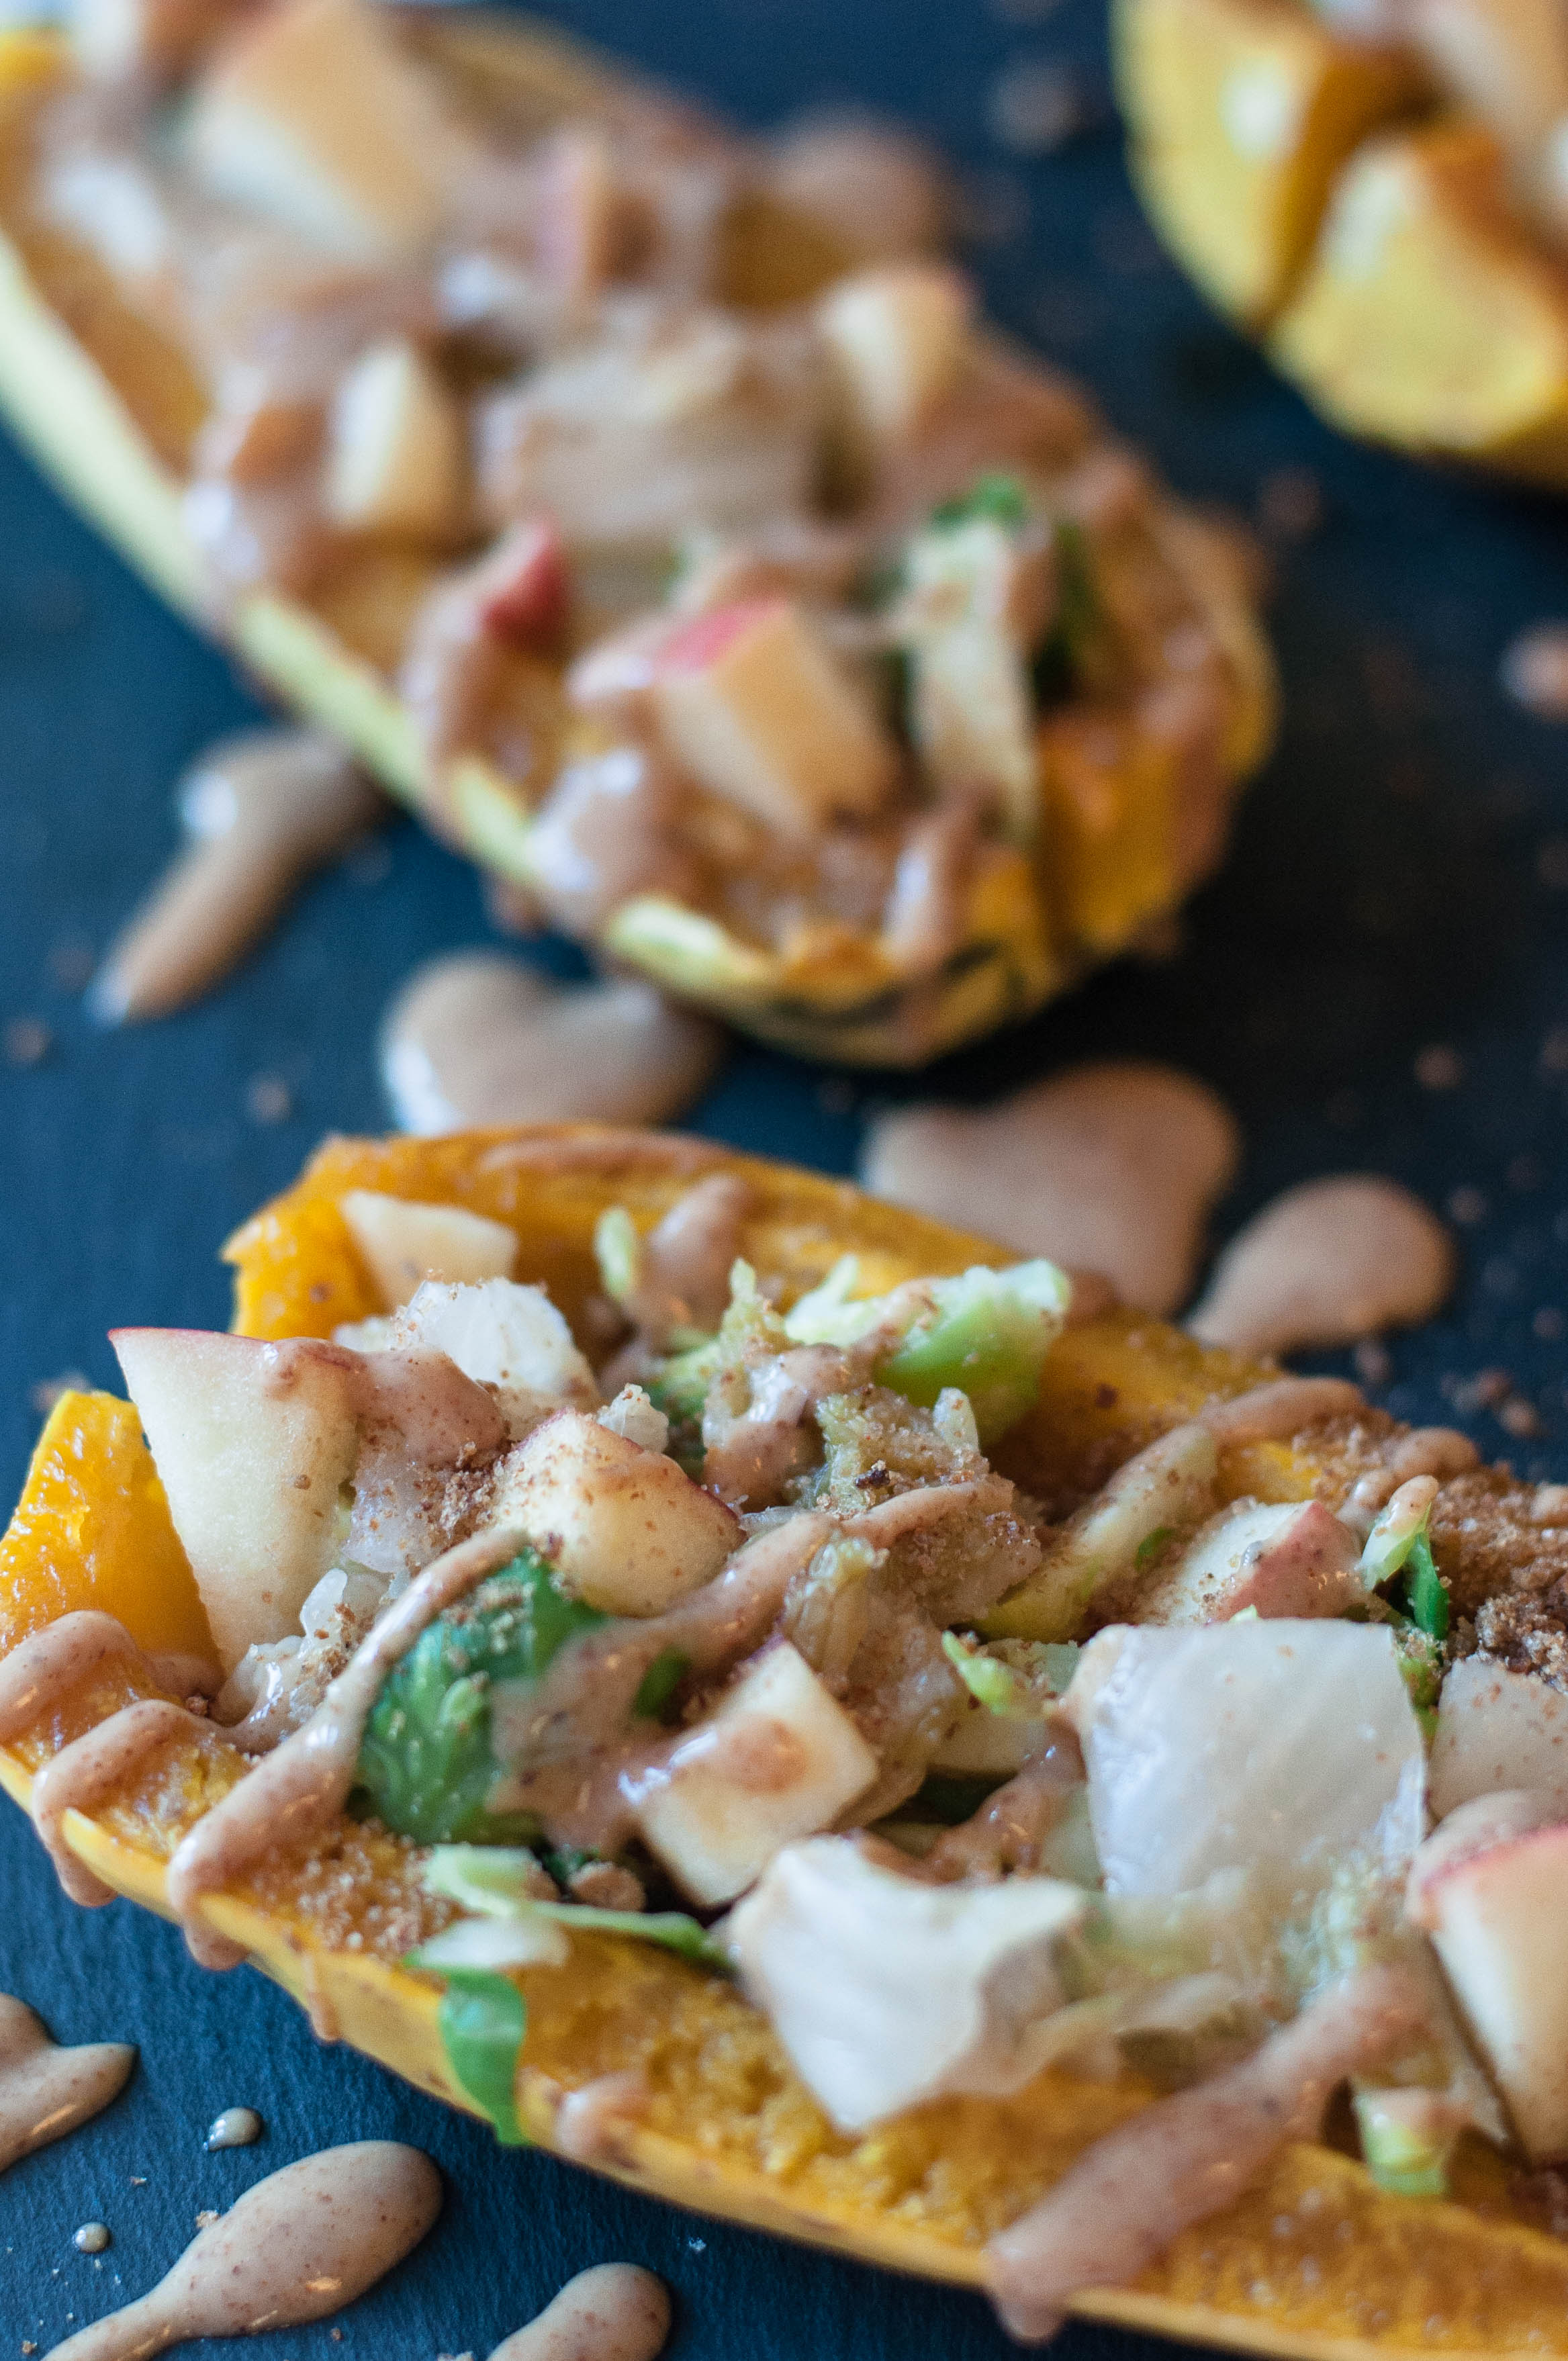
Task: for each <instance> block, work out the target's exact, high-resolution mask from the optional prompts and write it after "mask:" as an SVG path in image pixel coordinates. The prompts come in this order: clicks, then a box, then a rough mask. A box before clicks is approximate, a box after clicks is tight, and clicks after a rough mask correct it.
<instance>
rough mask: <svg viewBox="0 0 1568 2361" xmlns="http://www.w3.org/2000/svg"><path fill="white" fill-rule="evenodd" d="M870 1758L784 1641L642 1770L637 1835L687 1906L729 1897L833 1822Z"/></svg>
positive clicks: (857, 1788)
mask: <svg viewBox="0 0 1568 2361" xmlns="http://www.w3.org/2000/svg"><path fill="white" fill-rule="evenodd" d="M877 1770H878V1764H877V1758H876V1756H875V1754H874V1753H873V1752H872V1749H871V1748H870V1747H869V1746H868V1745H867V1743H866V1741H865V1740H864V1739H863V1738H862V1737H861V1733H860V1731H859V1730H858V1729H857V1728H856V1726H855V1724H854V1722H853V1721H852V1720H851V1719H850V1716H849V1715H848V1714H847V1713H846V1712H845V1711H844V1708H843V1707H842V1706H841V1705H839V1703H838V1702H837V1700H836V1699H835V1698H834V1697H830V1696H829V1695H828V1691H827V1689H826V1688H825V1687H824V1686H823V1685H822V1683H821V1682H820V1681H819V1680H818V1679H817V1675H816V1674H815V1673H814V1672H813V1671H812V1669H811V1667H810V1665H809V1664H807V1663H806V1659H805V1657H804V1656H803V1655H801V1654H800V1653H798V1651H797V1650H796V1649H795V1648H792V1647H791V1646H790V1644H789V1642H788V1641H787V1640H781V1641H779V1642H776V1643H775V1645H773V1647H771V1648H769V1649H767V1650H766V1651H764V1653H762V1655H761V1656H758V1657H756V1658H755V1659H754V1660H753V1661H752V1663H751V1664H750V1665H749V1666H748V1667H746V1668H745V1669H743V1670H742V1672H741V1674H740V1678H739V1679H738V1680H737V1681H736V1682H735V1684H734V1686H732V1687H731V1688H730V1689H729V1690H728V1691H727V1692H726V1694H725V1697H724V1698H723V1701H722V1702H721V1703H720V1705H719V1706H718V1709H717V1710H716V1711H715V1712H714V1713H712V1714H711V1715H710V1716H709V1717H708V1719H707V1720H706V1721H704V1722H700V1723H698V1724H697V1726H696V1728H695V1729H694V1730H693V1731H692V1734H691V1736H690V1737H689V1738H687V1739H685V1740H683V1741H682V1743H681V1744H680V1745H679V1746H678V1747H677V1748H676V1749H675V1751H674V1753H673V1754H672V1755H671V1756H670V1758H669V1760H668V1762H666V1763H664V1764H663V1765H662V1766H661V1768H660V1769H659V1770H658V1771H656V1772H652V1773H649V1774H648V1776H647V1778H646V1780H645V1781H644V1783H643V1789H642V1794H641V1798H640V1801H639V1804H638V1810H637V1822H638V1826H639V1828H641V1831H642V1835H643V1839H644V1840H645V1841H646V1843H647V1844H648V1845H649V1846H650V1847H651V1849H652V1850H653V1851H654V1852H655V1853H657V1854H658V1856H659V1859H660V1860H661V1861H663V1864H664V1866H665V1868H666V1869H667V1870H668V1871H669V1872H670V1874H671V1876H672V1877H673V1878H674V1880H675V1882H676V1883H677V1884H678V1885H680V1886H681V1887H682V1888H683V1889H684V1890H685V1893H687V1894H689V1895H690V1896H691V1898H692V1900H693V1901H694V1902H699V1903H702V1904H703V1905H707V1906H708V1907H712V1906H714V1905H717V1904H718V1903H720V1902H732V1901H733V1900H734V1899H735V1896H736V1895H737V1894H743V1893H744V1892H745V1891H746V1888H747V1887H748V1886H749V1885H751V1884H752V1883H754V1882H755V1881H756V1879H757V1878H758V1877H759V1876H760V1875H761V1874H762V1871H763V1870H764V1869H765V1868H766V1867H767V1865H768V1863H769V1861H772V1859H773V1855H774V1854H775V1853H776V1852H778V1851H779V1850H780V1849H781V1848H782V1847H783V1846H784V1845H786V1844H790V1843H792V1842H793V1841H794V1840H795V1838H796V1837H805V1836H814V1835H815V1834H816V1833H817V1830H818V1829H820V1828H829V1827H831V1825H832V1823H833V1822H834V1820H836V1819H837V1818H838V1817H839V1813H840V1812H842V1811H843V1810H845V1809H846V1808H847V1806H849V1805H850V1804H852V1803H853V1801H854V1799H855V1797H856V1796H857V1795H862V1794H863V1793H864V1791H865V1790H866V1788H868V1787H869V1786H870V1785H871V1784H872V1780H873V1779H874V1778H875V1777H876V1775H877Z"/></svg>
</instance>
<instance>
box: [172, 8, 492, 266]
mask: <svg viewBox="0 0 1568 2361" xmlns="http://www.w3.org/2000/svg"><path fill="white" fill-rule="evenodd" d="M185 146H186V154H187V156H188V158H189V159H190V161H191V163H192V167H193V169H194V171H195V174H196V177H197V178H198V180H200V181H202V182H203V183H204V185H205V186H206V187H207V188H209V189H211V190H212V191H213V192H214V195H217V196H220V197H226V198H227V199H228V200H229V201H230V203H234V204H237V205H241V206H244V207H247V208H248V209H250V210H252V211H254V212H257V213H259V214H266V215H267V216H269V218H270V219H272V220H274V221H276V222H279V223H280V224H281V225H282V226H283V227H284V228H285V229H290V230H292V231H293V232H294V233H295V234H296V236H300V237H302V238H304V239H305V240H306V241H307V242H308V243H309V244H311V245H313V246H315V247H319V248H320V249H321V250H322V251H323V252H324V253H327V254H331V255H334V256H337V257H339V258H342V259H343V260H345V261H349V262H358V263H384V262H388V261H390V260H392V259H393V258H396V257H399V256H402V255H406V254H408V253H410V252H411V251H413V250H416V249H417V248H418V247H422V246H424V245H426V244H427V243H428V242H429V241H430V240H431V239H432V238H433V236H434V235H435V233H436V231H437V230H438V228H439V227H440V225H441V223H442V220H443V217H444V214H445V211H446V192H447V189H448V188H449V187H450V186H451V184H452V182H453V181H454V180H455V177H456V163H457V159H458V157H459V156H460V154H461V152H462V148H461V142H460V140H459V138H458V135H457V133H456V131H455V127H454V126H453V124H452V123H451V122H450V121H449V119H448V118H447V117H446V115H444V113H443V111H442V108H441V104H440V102H439V100H438V99H437V97H436V95H435V91H434V86H433V82H430V81H428V80H427V79H426V78H425V77H424V76H423V75H422V73H421V72H420V71H419V69H418V67H417V66H415V65H414V64H413V63H412V61H411V60H410V59H409V58H407V57H406V56H405V55H404V54H403V52H402V51H401V50H400V48H399V46H398V42H397V37H396V36H395V34H394V33H393V32H392V31H391V30H390V29H389V21H388V18H387V16H386V14H385V12H384V11H382V10H380V9H378V8H375V7H372V6H367V5H365V0H282V5H280V6H276V7H270V8H265V9H261V10H259V11H257V12H255V13H254V14H251V15H249V16H247V18H246V20H245V22H244V24H243V26H242V27H241V29H240V30H239V31H238V32H237V33H236V36H235V37H234V38H233V39H232V40H230V41H228V42H227V43H225V46H224V48H223V49H221V50H220V51H219V53H218V55H217V56H216V58H215V59H214V62H213V64H212V66H211V68H210V69H209V71H208V72H207V73H206V74H205V75H204V76H203V79H202V80H201V81H200V82H198V83H197V85H196V88H195V90H194V92H193V93H192V99H191V105H190V113H189V115H188V117H187V121H186V127H185Z"/></svg>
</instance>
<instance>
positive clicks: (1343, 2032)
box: [986, 1962, 1427, 2342]
mask: <svg viewBox="0 0 1568 2361" xmlns="http://www.w3.org/2000/svg"><path fill="white" fill-rule="evenodd" d="M1426 2020H1427V2009H1426V2004H1425V2002H1424V2000H1423V1998H1422V1995H1421V1993H1420V1988H1419V1985H1418V1984H1417V1982H1415V1980H1414V1979H1413V1978H1412V1977H1411V1976H1410V1975H1409V1971H1407V1970H1404V1969H1402V1968H1398V1967H1396V1966H1392V1965H1390V1964H1388V1963H1386V1962H1380V1963H1377V1964H1376V1965H1373V1966H1370V1967H1365V1968H1362V1969H1359V1970H1358V1971H1356V1972H1355V1974H1354V1975H1353V1976H1352V1977H1350V1979H1349V1980H1348V1981H1347V1982H1344V1983H1343V1984H1340V1985H1337V1986H1335V1987H1334V1988H1332V1990H1330V1991H1329V1992H1327V1993H1324V1994H1322V1996H1321V1998H1319V1999H1318V2000H1315V2001H1313V2002H1312V2003H1310V2004H1309V2006H1308V2007H1306V2008H1305V2009H1304V2010H1303V2011H1302V2012H1301V2015H1299V2016H1298V2017H1296V2018H1294V2019H1293V2020H1292V2021H1291V2022H1290V2023H1289V2024H1288V2025H1286V2026H1282V2027H1281V2028H1280V2030H1279V2031H1278V2032H1277V2033H1275V2034H1272V2035H1271V2036H1270V2037H1269V2038H1268V2039H1267V2040H1266V2042H1265V2043H1264V2044H1263V2047H1262V2048H1260V2049H1258V2050H1257V2051H1256V2052H1255V2054H1254V2055H1253V2056H1252V2057H1251V2058H1249V2059H1245V2061H1244V2062H1243V2063H1242V2064H1241V2065H1239V2066H1233V2067H1232V2068H1231V2069H1230V2070H1228V2071H1227V2072H1225V2073H1223V2074H1217V2075H1215V2076H1214V2077H1213V2079H1212V2081H1208V2082H1204V2083H1201V2084H1200V2085H1199V2086H1198V2087H1197V2088H1196V2089H1194V2090H1190V2091H1183V2092H1180V2093H1179V2095H1178V2096H1177V2097H1175V2098H1171V2099H1165V2100H1162V2101H1157V2103H1155V2104H1154V2105H1153V2106H1150V2107H1147V2108H1146V2109H1145V2110H1144V2112H1143V2113H1142V2114H1138V2115H1135V2116H1134V2118H1133V2119H1132V2121H1131V2122H1130V2123H1128V2124H1125V2125H1123V2127H1122V2129H1121V2130H1120V2131H1115V2132H1111V2133H1109V2134H1108V2135H1107V2136H1106V2137H1104V2138H1103V2139H1101V2140H1097V2141H1096V2142H1095V2144H1094V2146H1093V2147H1091V2148H1090V2149H1089V2150H1088V2152H1087V2154H1085V2155H1084V2156H1082V2157H1080V2159H1079V2161H1078V2162H1077V2163H1076V2164H1074V2165H1073V2166H1071V2167H1070V2168H1069V2170H1068V2171H1067V2173H1066V2174H1064V2176H1063V2178H1062V2179H1061V2180H1059V2181H1058V2184H1057V2186H1056V2187H1055V2188H1054V2189H1053V2190H1052V2191H1050V2192H1049V2194H1048V2195H1047V2196H1046V2197H1044V2198H1042V2199H1041V2201H1040V2202H1039V2203H1038V2204H1037V2205H1034V2206H1031V2208H1030V2209H1029V2211H1028V2212H1027V2213H1025V2214H1023V2215H1022V2216H1021V2217H1020V2218H1019V2220H1017V2221H1016V2222H1014V2223H1012V2224H1010V2225H1009V2226H1008V2227H1007V2228H1006V2229H1005V2230H1001V2231H998V2232H997V2233H996V2235H994V2236H993V2237H992V2240H991V2242H990V2244H989V2245H988V2246H987V2248H986V2276H987V2280H988V2283H989V2285H990V2289H991V2293H992V2299H993V2301H995V2304H996V2307H997V2310H998V2311H999V2312H1000V2313H1001V2315H1002V2320H1003V2325H1004V2326H1005V2327H1006V2328H1007V2329H1008V2330H1009V2331H1010V2332H1011V2333H1012V2334H1013V2335H1014V2336H1016V2337H1019V2338H1021V2339H1023V2340H1024V2341H1025V2342H1036V2341H1041V2340H1043V2339H1045V2338H1046V2337H1047V2336H1050V2335H1052V2334H1054V2333H1055V2332H1056V2330H1057V2329H1058V2328H1059V2327H1060V2325H1061V2321H1062V2314H1063V2312H1064V2311H1065V2309H1066V2307H1067V2304H1068V2301H1069V2299H1070V2298H1071V2297H1072V2296H1073V2295H1075V2294H1077V2293H1079V2292H1080V2290H1083V2289H1086V2288H1096V2287H1126V2286H1129V2285H1130V2284H1131V2283H1132V2281H1133V2280H1135V2279H1136V2278H1137V2277H1138V2275H1139V2273H1140V2272H1141V2271H1142V2270H1144V2269H1145V2268H1146V2266H1147V2265H1148V2264H1149V2263H1151V2262H1153V2261H1154V2259H1155V2257H1157V2255H1159V2254H1161V2253H1163V2252H1164V2250H1165V2248H1166V2247H1167V2246H1169V2245H1170V2244H1171V2242H1172V2240H1173V2239H1175V2238H1176V2237H1178V2236H1179V2235H1180V2233H1181V2232H1182V2231H1183V2230H1185V2229H1187V2228H1189V2227H1190V2225H1191V2224H1193V2223H1195V2222H1202V2221H1205V2220H1207V2219H1208V2217H1209V2216H1210V2215H1211V2214H1212V2213H1222V2212H1223V2210H1224V2208H1225V2207H1226V2206H1228V2205H1231V2204H1233V2203H1234V2201H1235V2200H1236V2198H1237V2197H1238V2196H1239V2195H1240V2194H1241V2192H1242V2191H1244V2190H1245V2189H1246V2188H1247V2187H1248V2186H1249V2185H1250V2184H1251V2183H1252V2182H1254V2181H1255V2180H1257V2179H1258V2178H1259V2177H1260V2175H1261V2174H1262V2173H1263V2172H1264V2171H1265V2170H1266V2168H1267V2166H1268V2164H1269V2162H1270V2160H1271V2158H1273V2157H1274V2156H1275V2154H1276V2153H1277V2150H1278V2149H1279V2148H1281V2147H1284V2146H1285V2145H1286V2143H1287V2142H1288V2141H1291V2140H1302V2139H1311V2138H1314V2137H1315V2136H1317V2133H1318V2131H1319V2128H1320V2125H1321V2120H1322V2114H1323V2109H1324V2107H1325V2106H1326V2105H1327V2103H1328V2101H1329V2098H1330V2096H1331V2094H1332V2092H1333V2090H1334V2088H1335V2086H1336V2085H1337V2084H1338V2083H1340V2082H1342V2081H1343V2080H1344V2078H1345V2077H1346V2075H1348V2074H1353V2073H1356V2072H1359V2071H1361V2070H1363V2069H1364V2068H1366V2067H1369V2066H1371V2065H1373V2064H1375V2063H1376V2060H1377V2059H1380V2058H1383V2057H1386V2056H1387V2054H1388V2052H1389V2051H1390V2050H1392V2049H1395V2048H1398V2046H1399V2045H1400V2044H1401V2043H1404V2042H1408V2041H1409V2039H1410V2037H1412V2036H1413V2035H1415V2034H1418V2033H1419V2032H1420V2029H1421V2027H1422V2026H1423V2025H1424V2024H1425V2022H1426Z"/></svg>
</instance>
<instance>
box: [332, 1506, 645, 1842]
mask: <svg viewBox="0 0 1568 2361" xmlns="http://www.w3.org/2000/svg"><path fill="white" fill-rule="evenodd" d="M605 1620H606V1618H605V1617H604V1616H602V1615H600V1614H598V1612H597V1611H596V1610H595V1609H593V1608H591V1607H584V1606H582V1605H580V1604H579V1603H578V1601H577V1600H576V1599H572V1598H567V1597H566V1596H565V1592H564V1591H561V1590H559V1589H557V1587H556V1585H555V1580H554V1576H553V1575H552V1573H551V1570H550V1568H549V1566H548V1565H546V1564H545V1562H544V1560H543V1558H542V1557H540V1556H539V1555H538V1554H537V1552H535V1551H533V1550H531V1549H525V1550H522V1551H520V1553H519V1554H518V1555H517V1556H516V1557H514V1558H513V1559H512V1561H511V1563H510V1565H507V1566H504V1567H503V1568H502V1569H501V1571H500V1572H499V1574H495V1575H492V1576H490V1578H489V1580H488V1582H483V1583H481V1584H480V1585H479V1587H478V1588H477V1590H476V1591H475V1592H474V1593H473V1595H472V1597H471V1598H468V1599H466V1600H465V1601H464V1602H463V1604H462V1606H461V1608H459V1609H455V1610H449V1611H448V1612H447V1613H446V1614H445V1615H442V1616H438V1617H437V1618H436V1620H435V1621H434V1622H433V1623H432V1624H431V1625H430V1626H429V1628H428V1630H426V1631H423V1632H422V1633H421V1635H420V1637H419V1639H418V1640H417V1641H416V1642H414V1644H413V1646H412V1647H411V1649H410V1651H409V1653H408V1654H407V1655H406V1656H405V1657H404V1658H403V1660H402V1662H401V1663H400V1664H395V1665H394V1666H393V1668H392V1670H391V1672H390V1673H389V1675H387V1678H386V1680H385V1681H384V1682H383V1684H382V1686H381V1693H380V1695H379V1697H378V1698H377V1700H376V1702H375V1704H374V1706H373V1707H372V1708H371V1709H370V1714H369V1717H368V1719H367V1723H366V1727H365V1736H364V1740H363V1741H362V1743H361V1746H360V1750H359V1764H358V1770H357V1773H356V1782H357V1786H358V1788H359V1790H360V1792H361V1793H362V1795H363V1796H364V1797H365V1798H366V1799H367V1803H368V1806H369V1808H370V1809H371V1810H372V1811H373V1812H374V1813H375V1814H376V1815H377V1817H378V1818H379V1819H381V1820H383V1821H384V1822H385V1823H386V1825H387V1827H388V1828H391V1829H393V1830H394V1831H395V1832H396V1834H398V1835H399V1836H408V1837H413V1838H414V1839H416V1840H417V1841H418V1842H419V1843H421V1844H443V1843H447V1842H450V1841H452V1840H453V1839H466V1840H468V1841H470V1842H481V1843H495V1844H509V1843H517V1842H520V1841H525V1840H526V1839H528V1838H530V1837H532V1836H533V1835H534V1834H536V1833H537V1822H536V1821H535V1820H534V1818H533V1817H532V1815H531V1814H528V1813H521V1812H501V1813H492V1812H491V1811H490V1810H489V1809H488V1797H489V1795H490V1791H491V1789H492V1788H493V1786H494V1785H495V1783H496V1780H497V1778H498V1777H499V1774H500V1769H501V1766H500V1764H499V1763H498V1762H497V1760H496V1757H495V1754H494V1752H493V1751H492V1748H491V1744H490V1718H491V1705H492V1697H493V1691H494V1687H495V1685H496V1684H497V1683H498V1682H502V1681H506V1682H530V1681H535V1680H537V1679H538V1678H539V1676H540V1675H541V1674H543V1672H544V1670H545V1668H546V1667H547V1665H548V1664H550V1662H551V1660H552V1658H553V1657H554V1655H555V1654H556V1653H557V1652H558V1651H559V1650H560V1649H561V1648H563V1647H565V1645H566V1644H567V1642H569V1641H572V1640H575V1639H576V1638H577V1637H578V1636H579V1635H580V1634H581V1633H583V1632H585V1631H592V1630H594V1629H595V1628H596V1627H597V1626H598V1625H599V1624H601V1623H603V1622H604V1621H605Z"/></svg>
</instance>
